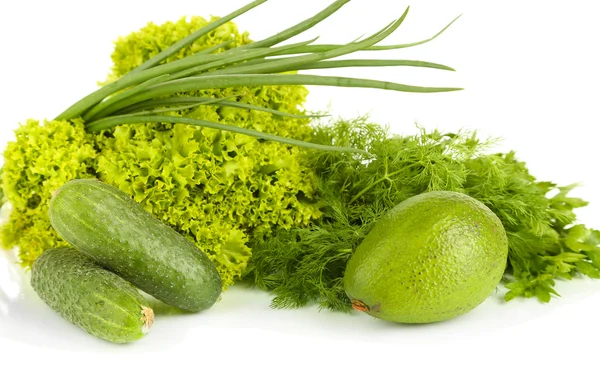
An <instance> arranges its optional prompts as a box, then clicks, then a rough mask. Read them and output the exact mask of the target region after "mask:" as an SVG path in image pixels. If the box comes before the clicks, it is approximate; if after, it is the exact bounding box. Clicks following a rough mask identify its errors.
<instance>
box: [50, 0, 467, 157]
mask: <svg viewBox="0 0 600 367" xmlns="http://www.w3.org/2000/svg"><path fill="white" fill-rule="evenodd" d="M265 1H266V0H257V1H253V2H251V3H250V4H248V5H246V6H244V7H242V8H240V9H238V10H236V11H234V12H232V13H230V14H229V15H226V16H224V17H223V18H220V19H218V20H216V21H214V22H212V23H210V24H208V25H207V26H205V27H203V28H201V29H199V30H198V31H196V32H194V33H193V34H191V35H190V36H188V37H186V38H184V39H182V40H180V41H179V42H177V43H175V44H174V45H172V46H171V47H169V48H167V49H166V50H164V51H162V52H161V53H159V54H158V55H156V56H154V57H153V58H151V59H149V60H148V61H146V62H144V63H143V64H142V65H140V66H139V67H137V68H136V69H134V70H132V71H131V72H129V73H128V74H126V75H124V76H123V77H121V78H120V79H118V80H117V81H115V82H112V83H110V84H107V85H105V86H104V87H102V88H101V89H99V90H97V91H95V92H93V93H91V94H89V95H88V96H86V97H84V98H83V99H81V100H80V101H78V102H76V103H75V104H73V105H72V106H70V107H69V108H68V109H66V110H65V111H64V112H63V113H61V114H60V115H59V116H57V118H56V119H57V120H70V119H75V118H82V119H83V120H84V121H85V124H86V129H87V130H89V131H99V130H101V129H107V128H112V127H114V126H118V125H120V124H132V123H144V122H159V121H162V122H172V123H184V124H192V125H197V126H204V127H210V128H215V129H222V130H227V131H232V132H237V133H241V134H246V135H251V136H255V137H258V138H260V139H265V140H272V141H277V142H281V143H285V144H292V145H297V146H301V147H305V148H315V149H322V150H337V151H351V150H349V149H348V148H344V147H332V146H326V145H319V144H312V143H308V142H301V141H297V140H293V139H288V138H283V137H278V136H276V135H271V134H264V133H261V132H258V131H254V130H250V129H243V128H240V127H237V126H232V125H227V124H220V123H216V122H211V121H203V120H196V119H190V118H182V117H175V116H164V115H161V114H162V113H165V112H171V111H179V110H183V109H187V108H193V107H196V106H198V105H200V104H214V105H218V106H228V107H235V108H246V109H253V110H259V111H265V112H269V113H273V114H276V115H280V116H286V117H294V118H310V117H313V116H299V115H293V114H288V113H285V112H281V111H275V110H272V109H268V108H264V107H260V106H250V105H248V104H244V103H241V102H237V101H231V100H228V99H229V98H231V97H227V98H220V99H216V98H204V99H202V98H200V97H197V98H194V97H175V96H174V94H176V93H180V92H189V91H194V90H203V89H220V88H229V87H241V86H260V85H265V86H266V85H323V86H336V87H353V88H376V89H384V90H392V91H402V92H412V93H437V92H448V91H456V90H460V89H461V88H452V87H421V86H413V85H406V84H400V83H393V82H389V81H379V80H370V79H360V78H347V77H339V76H318V75H305V74H296V73H295V72H297V71H299V70H317V69H332V68H347V67H396V66H411V67H426V68H433V69H440V70H448V71H454V69H452V68H451V67H449V66H445V65H441V64H436V63H431V62H426V61H415V60H385V59H364V60H363V59H351V60H349V59H346V60H337V59H336V58H338V57H340V56H345V55H349V54H352V53H354V52H357V51H385V50H392V49H400V48H406V47H413V46H417V45H420V44H423V43H426V42H429V41H431V40H433V39H435V38H437V37H438V36H439V35H440V34H442V33H443V32H444V31H445V30H446V29H447V28H448V27H450V25H452V23H454V22H455V21H456V19H458V17H457V18H456V19H454V20H453V21H452V22H450V23H449V24H448V25H446V27H444V28H443V29H442V30H441V31H439V32H438V33H436V34H435V35H434V36H433V37H431V38H428V39H425V40H422V41H418V42H413V43H407V44H399V45H378V44H379V43H380V42H382V41H383V40H385V39H386V38H387V37H388V36H390V35H391V34H392V33H393V32H394V31H395V30H397V29H398V28H399V27H400V25H401V24H402V23H403V21H404V19H405V18H406V16H407V15H408V11H409V8H406V10H405V11H404V13H403V14H402V15H401V16H400V18H398V19H396V20H394V21H392V22H390V23H389V24H388V25H386V26H385V27H383V28H382V29H381V30H380V31H378V32H376V33H374V34H373V35H371V36H369V37H366V38H364V39H362V40H360V41H359V40H355V41H352V42H350V43H348V44H342V45H335V44H322V45H318V44H313V43H314V41H315V40H316V39H313V40H309V41H304V42H298V43H293V44H289V45H284V46H277V45H278V44H280V43H282V42H284V41H286V40H289V39H290V38H292V37H295V36H297V35H299V34H302V33H303V32H304V31H306V30H308V29H310V28H312V27H313V26H315V25H316V24H318V23H320V22H322V21H324V20H325V19H327V18H328V17H329V16H331V15H332V14H333V13H335V12H336V11H338V10H339V9H340V8H341V7H342V6H344V5H345V4H346V3H348V2H349V1H350V0H337V1H335V2H333V3H332V4H331V5H329V6H328V7H326V8H325V9H323V10H322V11H321V12H319V13H317V14H316V15H314V16H312V17H310V18H308V19H306V20H304V21H302V22H300V23H298V24H296V25H294V26H292V27H289V28H287V29H285V30H284V31H281V32H279V33H276V34H274V35H273V36H271V37H268V38H266V39H263V40H261V41H257V42H254V43H249V44H246V45H243V46H239V47H235V48H232V49H229V50H223V51H222V52H218V53H214V52H216V51H218V50H219V49H222V48H224V47H225V46H227V45H228V44H229V43H228V42H225V43H222V44H220V45H216V46H213V47H210V48H208V49H205V50H202V51H200V52H197V53H196V54H194V55H191V56H188V57H185V58H183V59H180V60H176V61H172V62H165V60H166V59H167V58H168V57H169V56H171V55H173V54H175V53H177V52H178V51H180V50H181V49H182V48H184V47H186V46H189V45H190V44H192V43H193V42H194V41H196V40H197V39H198V38H200V37H202V36H203V35H206V34H207V33H209V32H211V31H212V30H214V29H216V28H218V27H219V26H221V25H223V24H225V23H227V22H229V21H231V20H232V19H234V18H236V17H238V16H240V15H242V14H244V13H246V12H248V11H249V10H251V9H253V8H255V7H257V6H258V5H261V4H262V3H264V2H265ZM282 56H284V57H282ZM290 72H291V74H282V73H290ZM353 152H355V153H356V151H355V150H354V151H353Z"/></svg>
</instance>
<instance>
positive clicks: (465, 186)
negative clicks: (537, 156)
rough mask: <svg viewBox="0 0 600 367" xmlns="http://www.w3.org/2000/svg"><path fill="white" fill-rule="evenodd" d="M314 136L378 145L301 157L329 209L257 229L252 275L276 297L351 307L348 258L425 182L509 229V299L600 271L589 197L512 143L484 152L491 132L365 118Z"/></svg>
mask: <svg viewBox="0 0 600 367" xmlns="http://www.w3.org/2000/svg"><path fill="white" fill-rule="evenodd" d="M313 141H314V142H318V143H322V144H330V143H335V144H337V145H340V146H348V147H354V148H357V149H361V150H368V151H369V152H372V153H373V156H372V157H371V158H370V159H366V160H365V159H364V158H363V157H362V156H357V155H353V154H350V153H332V152H318V153H315V152H311V154H306V155H305V157H304V159H305V160H306V161H307V162H308V163H307V164H308V165H309V166H310V167H312V168H313V169H314V170H315V171H316V172H317V176H318V185H317V196H318V198H319V199H320V205H321V208H322V209H321V210H322V211H323V216H322V217H320V218H319V219H318V220H316V221H313V223H312V224H311V226H310V227H306V228H294V229H291V230H287V229H281V228H280V229H277V230H276V231H275V232H273V233H272V234H271V235H268V236H261V237H255V238H253V240H252V242H251V245H252V248H253V253H254V255H253V258H252V259H251V263H250V265H249V267H248V269H247V272H246V275H245V278H246V279H247V280H248V281H250V282H251V283H253V284H254V285H256V286H257V287H258V288H261V289H265V290H268V291H272V292H273V293H274V295H275V298H274V300H273V306H274V307H277V308H294V307H302V306H305V305H307V304H309V303H317V304H319V305H320V307H322V308H327V309H331V310H340V311H342V310H343V311H347V310H350V302H349V299H348V298H347V297H346V295H345V293H344V289H343V286H342V279H343V275H344V269H345V266H346V263H347V262H348V260H349V259H350V257H351V255H352V253H353V251H354V249H355V248H356V247H357V246H358V245H359V244H360V243H361V241H362V239H363V238H364V237H365V236H366V234H367V233H368V232H369V230H370V229H371V227H372V226H373V224H374V223H375V222H376V221H377V220H378V219H379V218H380V217H381V216H382V215H383V214H384V213H385V212H386V211H387V210H389V209H391V208H392V207H393V206H395V205H397V204H399V203H400V202H402V201H403V200H405V199H407V198H409V197H411V196H414V195H418V194H420V193H423V192H426V191H433V190H449V191H457V192H462V193H465V194H468V195H470V196H472V197H474V198H476V199H478V200H480V201H482V202H483V203H485V204H486V205H487V206H488V207H489V208H491V209H492V210H493V211H494V212H495V213H496V214H497V215H498V217H499V218H500V219H501V220H502V223H503V224H504V226H505V228H506V231H507V234H508V238H509V247H510V251H509V262H508V267H507V269H506V273H505V277H504V279H503V281H504V284H505V286H506V287H507V288H508V289H509V292H508V293H506V295H505V299H506V300H510V299H513V298H514V297H517V296H524V297H532V296H537V297H538V298H539V299H540V300H541V301H544V302H548V301H549V300H550V299H551V294H555V295H556V294H557V293H556V291H555V290H554V281H555V279H556V278H563V279H571V278H572V277H573V276H575V275H576V274H579V273H581V274H585V275H588V276H590V277H593V278H600V247H598V244H600V232H599V231H595V230H591V229H588V228H586V227H585V226H583V225H581V224H576V216H575V213H574V211H573V210H574V209H575V208H578V207H582V206H584V205H586V204H587V203H586V202H584V201H582V200H580V199H577V198H572V197H569V196H568V194H569V191H570V190H571V189H572V188H573V186H568V187H557V186H556V185H555V184H554V183H551V182H540V181H537V180H536V179H535V177H534V176H532V175H531V174H530V173H529V171H528V170H527V167H526V165H525V164H524V163H523V162H520V161H518V160H517V159H516V157H515V153H514V152H509V153H506V154H487V153H486V151H487V150H489V148H490V147H491V146H492V145H493V143H494V141H492V140H480V139H479V138H478V137H477V134H476V133H473V132H466V131H463V132H459V133H456V134H449V133H448V134H446V133H442V132H440V131H438V130H435V131H431V132H427V131H425V130H424V129H420V132H419V133H418V134H416V135H414V136H392V135H390V134H389V133H388V132H387V131H386V129H385V128H383V127H381V126H379V125H377V124H372V123H368V122H367V120H366V119H364V118H363V119H358V120H353V121H337V122H335V123H333V124H324V125H317V126H315V129H314V133H313Z"/></svg>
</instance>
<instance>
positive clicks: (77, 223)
mask: <svg viewBox="0 0 600 367" xmlns="http://www.w3.org/2000/svg"><path fill="white" fill-rule="evenodd" d="M49 216H50V222H51V224H52V226H53V227H54V229H55V230H56V231H57V232H58V234H59V235H60V236H61V237H62V238H63V239H65V240H66V241H67V242H68V243H70V244H71V245H72V246H73V247H75V248H77V249H79V250H80V251H81V252H83V253H84V254H86V255H88V256H89V257H91V258H92V259H94V260H95V261H96V262H98V263H99V264H101V265H102V266H104V267H106V268H107V269H109V270H111V271H112V272H114V273H116V274H118V275H119V276H121V277H123V278H124V279H125V280H127V281H129V282H131V283H132V284H133V285H135V286H136V287H138V288H139V289H141V290H143V291H144V292H146V293H148V294H150V295H152V296H154V297H156V298H157V299H159V300H161V301H163V302H165V303H167V304H169V305H172V306H175V307H178V308H181V309H183V310H187V311H193V312H195V311H200V310H204V309H208V308H210V307H212V305H213V304H214V303H215V302H216V301H217V299H218V298H219V296H220V294H221V288H222V285H221V278H220V276H219V273H218V272H217V269H216V267H215V266H214V264H213V263H212V262H211V260H210V259H209V258H208V256H206V254H204V253H203V252H202V251H201V250H200V249H198V248H197V247H196V246H195V245H194V244H192V243H191V242H190V241H188V240H187V239H186V238H185V237H183V236H182V235H181V234H179V233H177V232H176V231H175V230H174V229H172V228H171V227H169V226H168V225H166V224H164V223H162V222H161V221H159V220H158V219H156V218H155V217H153V216H152V214H150V213H148V212H147V211H145V210H144V209H143V208H142V207H141V206H140V205H139V204H138V203H136V202H135V201H134V200H133V199H131V198H130V197H129V196H128V195H127V194H125V193H124V192H122V191H121V190H118V189H117V188H115V187H113V186H111V185H108V184H105V183H103V182H101V181H99V180H93V179H77V180H72V181H69V182H67V183H66V184H64V185H63V186H62V187H61V188H60V189H59V190H58V191H57V192H56V193H55V195H54V197H53V198H52V200H51V202H50V211H49Z"/></svg>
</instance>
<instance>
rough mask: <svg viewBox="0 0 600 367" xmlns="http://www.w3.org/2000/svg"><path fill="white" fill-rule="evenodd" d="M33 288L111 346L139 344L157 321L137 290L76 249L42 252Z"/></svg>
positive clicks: (52, 304)
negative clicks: (111, 343)
mask: <svg viewBox="0 0 600 367" xmlns="http://www.w3.org/2000/svg"><path fill="white" fill-rule="evenodd" d="M31 286H32V287H33V289H34V290H35V291H36V292H37V294H38V295H39V296H40V298H41V299H42V300H43V301H44V302H46V304H48V305H49V306H50V307H51V308H52V309H53V310H54V311H56V312H58V313H59V314H61V315H62V316H63V317H64V318H65V319H67V320H68V321H70V322H72V323H73V324H75V325H77V326H79V327H80V328H82V329H83V330H85V331H87V332H88V333H89V334H91V335H94V336H96V337H98V338H101V339H104V340H108V341H111V342H113V343H128V342H132V341H135V340H137V339H140V338H141V337H143V336H144V335H145V334H146V333H147V332H148V331H149V330H150V328H151V327H152V323H153V322H154V312H153V311H152V309H151V308H150V306H149V305H148V302H147V301H146V299H144V297H142V295H141V294H140V293H139V292H138V290H137V289H135V288H134V287H133V286H132V285H131V284H130V283H128V282H127V281H125V280H123V279H122V278H120V277H119V276H117V275H116V274H113V273H111V272H110V271H108V270H106V269H104V268H103V267H101V266H100V265H99V264H97V263H96V262H94V261H93V260H91V259H90V258H88V257H87V256H85V255H84V254H82V253H80V252H79V251H77V250H75V249H72V248H55V249H49V250H46V251H44V253H43V254H42V255H41V256H40V257H38V258H37V259H36V260H35V262H34V263H33V265H32V268H31Z"/></svg>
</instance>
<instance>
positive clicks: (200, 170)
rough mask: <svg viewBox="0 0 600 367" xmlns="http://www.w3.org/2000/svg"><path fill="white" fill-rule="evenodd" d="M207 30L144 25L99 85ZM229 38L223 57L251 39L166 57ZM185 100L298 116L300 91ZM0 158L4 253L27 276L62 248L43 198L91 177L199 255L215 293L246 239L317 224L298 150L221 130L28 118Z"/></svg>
mask: <svg viewBox="0 0 600 367" xmlns="http://www.w3.org/2000/svg"><path fill="white" fill-rule="evenodd" d="M207 23H208V21H206V20H205V19H203V18H201V17H192V18H190V19H186V18H182V19H180V20H179V21H177V22H174V23H173V22H167V23H165V24H163V25H155V24H151V23H150V24H148V25H147V26H146V27H144V28H142V29H141V30H139V31H138V32H135V33H132V34H130V35H128V36H126V37H121V38H119V40H117V42H116V43H115V49H114V52H113V54H112V59H113V61H114V66H113V68H112V73H111V75H110V76H109V77H108V81H110V80H114V79H117V78H119V77H120V76H122V75H124V74H125V73H127V72H128V71H130V70H132V69H133V68H135V67H136V66H138V65H140V64H141V63H143V62H144V61H145V60H147V59H148V58H150V57H152V56H153V55H155V54H157V53H159V52H160V51H161V50H163V49H164V48H166V47H169V46H170V45H171V44H173V43H174V42H176V41H178V40H179V39H181V38H183V37H185V36H187V35H189V34H190V33H192V32H193V31H195V30H196V29H198V28H200V27H202V26H204V25H206V24H207ZM227 41H231V42H230V43H228V44H227V45H226V46H225V49H227V48H230V47H236V46H239V45H242V44H245V43H248V42H251V41H250V40H249V38H248V35H247V33H243V34H240V33H239V32H238V30H237V27H236V26H235V25H234V24H233V23H227V24H225V25H224V26H222V27H220V28H218V29H216V30H214V31H212V32H210V33H209V34H207V35H206V36H204V37H202V38H200V39H199V40H198V41H196V42H195V43H193V44H192V45H190V46H189V47H188V48H186V49H184V50H182V51H181V52H180V53H178V54H176V55H174V56H173V58H180V57H182V56H184V55H188V54H190V53H193V52H196V51H199V50H202V49H204V48H207V47H212V46H215V45H219V44H223V43H225V42H227ZM167 61H171V60H167ZM187 95H195V96H208V97H217V98H221V97H229V96H236V98H237V100H238V101H240V102H245V103H249V104H253V105H258V106H263V107H267V108H271V109H278V110H280V111H283V112H288V113H293V114H302V113H303V111H301V110H300V108H301V106H302V104H303V103H304V101H305V98H306V95H307V91H306V89H305V88H304V87H302V86H271V87H250V88H247V87H239V88H227V89H219V90H202V91H194V92H192V93H188V94H187ZM173 113H174V114H178V115H181V116H191V117H195V118H199V119H205V120H211V121H216V122H221V123H227V124H235V125H238V126H242V127H246V128H253V129H256V130H260V131H263V132H268V133H276V134H278V135H281V136H286V137H292V138H296V139H304V140H308V138H309V136H310V134H311V129H310V127H309V125H308V119H291V118H287V117H282V116H275V115H272V114H270V113H267V112H262V111H256V110H246V109H239V108H232V107H222V106H211V105H201V106H197V107H196V108H193V109H188V110H185V111H178V112H173ZM4 158H5V169H4V172H3V173H2V189H3V191H4V194H5V196H6V198H7V200H8V201H10V202H11V204H12V205H13V208H14V210H13V212H12V214H11V218H10V221H9V223H8V224H6V225H5V226H4V227H3V228H2V244H3V246H5V247H12V246H17V247H18V248H19V250H20V251H19V254H20V259H21V263H22V265H24V266H26V267H28V266H30V265H31V263H32V262H33V261H34V260H35V258H37V256H39V255H40V254H41V253H42V252H43V251H44V250H45V249H47V248H50V247H56V246H66V245H67V244H66V243H64V241H62V240H61V239H60V238H58V237H57V235H56V234H55V232H54V231H53V230H52V228H51V226H50V223H49V221H48V217H47V208H48V201H49V199H50V197H51V194H52V192H53V191H54V190H56V189H57V188H58V187H60V186H61V185H62V184H64V183H65V182H67V181H69V180H71V179H74V178H82V177H97V178H99V179H101V180H103V181H104V182H106V183H109V184H111V185H114V186H115V187H117V188H119V189H121V190H122V191H124V192H126V193H128V194H129V195H130V196H131V197H132V198H133V199H134V200H135V201H137V202H138V203H140V204H141V205H142V206H143V207H144V208H145V209H146V210H147V211H149V212H151V213H152V214H153V215H155V216H156V217H157V218H159V219H160V220H162V221H164V222H165V223H167V224H169V225H171V226H172V227H173V228H174V229H176V230H177V231H178V232H180V233H181V234H183V235H184V236H186V237H187V238H188V239H190V240H191V241H192V242H193V243H195V244H196V245H197V246H198V247H199V248H200V249H201V250H203V251H204V252H205V253H206V254H207V255H208V256H209V257H210V258H211V259H212V260H213V261H214V263H215V265H216V266H217V269H218V270H219V273H220V274H221V277H222V279H223V284H224V287H227V286H228V285H231V284H233V283H234V282H235V280H236V279H239V278H240V277H241V275H242V273H243V272H244V270H245V269H246V266H247V264H248V261H249V259H250V257H251V254H252V250H251V248H250V247H249V245H248V243H249V240H250V238H251V237H252V236H257V235H261V234H262V233H265V232H267V231H270V230H271V229H272V228H274V227H282V228H291V227H293V226H303V225H307V224H308V223H309V222H310V221H311V220H312V219H315V218H318V217H319V216H320V215H321V212H320V210H319V208H318V206H317V204H316V203H315V202H314V201H315V199H314V193H315V186H316V182H315V180H316V176H315V175H314V173H313V172H312V170H311V169H309V168H308V167H307V166H306V165H305V163H303V160H302V159H301V157H300V149H299V148H297V147H290V146H287V145H282V144H278V143H273V142H265V141H261V140H259V139H256V138H253V137H249V136H246V135H240V134H235V133H229V132H224V131H220V130H214V129H207V128H200V127H194V126H188V125H174V124H167V123H147V124H140V125H126V126H119V127H116V128H113V129H111V130H106V131H102V132H100V133H97V134H90V133H86V132H85V131H84V127H83V124H81V123H78V122H67V121H46V122H44V123H43V124H41V123H38V122H37V121H28V122H27V123H26V124H25V125H23V126H21V127H20V128H19V129H18V130H17V131H16V141H14V142H12V143H9V145H8V148H7V150H6V152H5V153H4Z"/></svg>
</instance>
